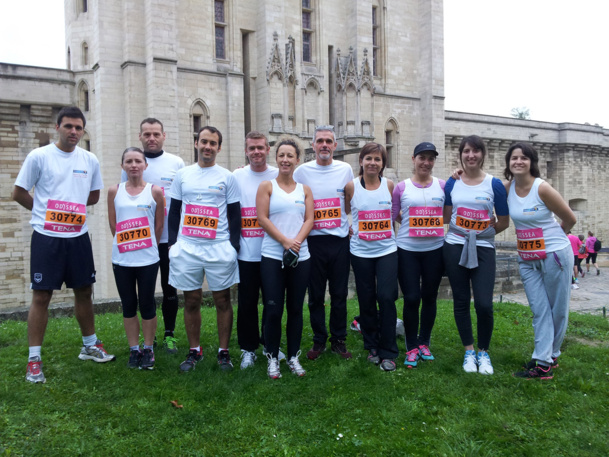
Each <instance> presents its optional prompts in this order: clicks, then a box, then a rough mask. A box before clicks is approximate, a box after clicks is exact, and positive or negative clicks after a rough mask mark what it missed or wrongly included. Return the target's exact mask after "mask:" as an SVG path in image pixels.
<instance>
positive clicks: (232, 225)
mask: <svg viewBox="0 0 609 457" xmlns="http://www.w3.org/2000/svg"><path fill="white" fill-rule="evenodd" d="M226 213H227V215H228V231H229V233H230V244H232V245H233V247H234V248H235V251H237V252H239V249H240V245H239V241H240V239H241V204H240V203H239V202H235V203H229V204H228V205H226Z"/></svg>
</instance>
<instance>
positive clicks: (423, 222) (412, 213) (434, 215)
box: [408, 206, 444, 237]
mask: <svg viewBox="0 0 609 457" xmlns="http://www.w3.org/2000/svg"><path fill="white" fill-rule="evenodd" d="M442 211H443V208H442V207H441V206H411V207H410V208H409V209H408V225H409V229H408V236H413V237H421V236H444V218H443V217H442Z"/></svg>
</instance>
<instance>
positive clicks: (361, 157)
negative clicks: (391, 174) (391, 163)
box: [359, 143, 387, 178]
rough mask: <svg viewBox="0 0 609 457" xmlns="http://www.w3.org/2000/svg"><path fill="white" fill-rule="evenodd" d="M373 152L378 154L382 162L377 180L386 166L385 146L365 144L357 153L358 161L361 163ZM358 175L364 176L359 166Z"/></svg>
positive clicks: (362, 169)
mask: <svg viewBox="0 0 609 457" xmlns="http://www.w3.org/2000/svg"><path fill="white" fill-rule="evenodd" d="M375 152H380V154H381V159H382V161H383V166H382V167H381V171H380V173H379V178H382V177H383V170H385V165H386V164H387V151H386V150H385V146H383V145H382V144H379V143H366V144H365V145H364V147H363V148H362V150H361V151H360V153H359V160H360V162H361V161H362V160H364V157H366V156H367V155H368V154H373V153H375ZM359 175H360V176H364V168H363V167H362V166H361V165H360V166H359Z"/></svg>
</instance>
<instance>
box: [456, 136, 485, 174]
mask: <svg viewBox="0 0 609 457" xmlns="http://www.w3.org/2000/svg"><path fill="white" fill-rule="evenodd" d="M467 144H469V145H470V146H471V147H472V148H474V149H475V150H477V151H481V152H482V163H481V164H480V168H482V166H483V165H484V159H485V158H486V145H485V144H484V140H483V139H482V138H480V137H479V136H478V135H470V136H466V137H465V138H463V139H462V140H461V144H460V145H459V162H461V166H463V159H462V157H461V156H462V155H463V149H465V145H467Z"/></svg>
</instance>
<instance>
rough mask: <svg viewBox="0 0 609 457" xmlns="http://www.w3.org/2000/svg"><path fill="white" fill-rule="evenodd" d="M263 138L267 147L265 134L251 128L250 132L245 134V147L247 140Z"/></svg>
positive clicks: (267, 142)
mask: <svg viewBox="0 0 609 457" xmlns="http://www.w3.org/2000/svg"><path fill="white" fill-rule="evenodd" d="M263 138H264V144H265V145H266V147H267V148H268V147H269V140H268V138H267V137H266V135H265V134H264V133H262V132H259V131H258V130H252V131H251V132H250V133H248V134H247V135H245V149H247V140H262V139H263Z"/></svg>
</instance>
